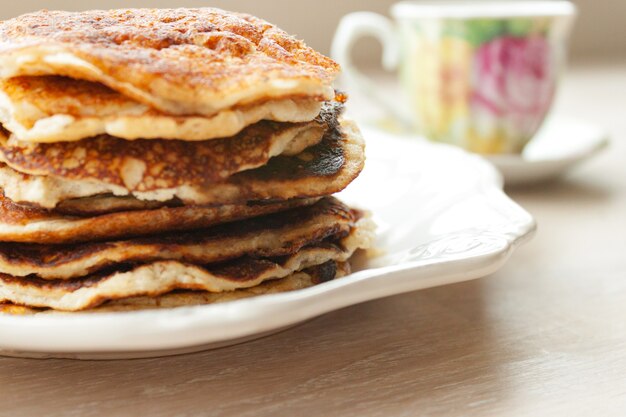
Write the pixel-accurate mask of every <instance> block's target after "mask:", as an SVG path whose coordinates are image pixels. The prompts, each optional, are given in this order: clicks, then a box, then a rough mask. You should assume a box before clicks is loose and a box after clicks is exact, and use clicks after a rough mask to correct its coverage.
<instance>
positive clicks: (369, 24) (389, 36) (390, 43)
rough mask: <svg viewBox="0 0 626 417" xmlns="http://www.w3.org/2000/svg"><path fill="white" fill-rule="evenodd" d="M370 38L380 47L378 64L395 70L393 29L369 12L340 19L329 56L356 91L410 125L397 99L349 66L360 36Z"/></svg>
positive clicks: (396, 48) (397, 60) (397, 52)
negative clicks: (380, 55)
mask: <svg viewBox="0 0 626 417" xmlns="http://www.w3.org/2000/svg"><path fill="white" fill-rule="evenodd" d="M366 36H371V37H374V38H375V39H377V40H378V41H379V42H380V43H381V44H382V46H383V55H382V64H383V68H384V69H386V70H387V71H396V70H397V69H398V66H399V64H400V42H399V39H398V38H399V36H398V34H397V32H396V29H395V27H394V25H393V23H392V22H391V20H389V19H388V18H386V17H385V16H382V15H380V14H377V13H372V12H355V13H350V14H348V15H346V16H344V17H343V18H342V19H341V21H340V22H339V26H338V27H337V31H336V32H335V36H334V38H333V43H332V47H331V56H332V57H333V59H334V60H335V61H337V62H338V63H339V65H341V67H342V69H343V76H344V77H345V79H346V80H347V81H348V82H349V83H351V84H353V85H354V86H355V87H357V88H359V89H360V90H361V91H362V92H363V93H364V94H365V95H366V96H368V97H369V98H371V99H372V100H373V101H374V102H375V103H376V104H377V105H379V106H380V107H382V109H383V110H385V111H386V112H387V113H388V114H390V115H392V116H393V117H395V118H396V119H397V120H398V121H400V122H402V123H403V124H404V125H405V127H409V126H411V120H410V117H407V115H406V114H405V113H404V112H403V111H402V108H401V107H400V105H401V104H400V103H398V100H397V99H395V100H394V97H392V95H390V94H389V92H388V91H387V92H385V91H384V90H383V89H381V88H380V87H379V86H378V84H376V83H375V82H374V81H373V80H371V79H370V78H369V77H367V76H365V75H364V74H363V73H361V71H359V70H358V69H357V67H356V66H355V65H354V64H353V62H352V59H351V52H352V48H353V47H354V44H355V43H356V41H357V40H359V39H360V38H362V37H366Z"/></svg>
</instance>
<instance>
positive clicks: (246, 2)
mask: <svg viewBox="0 0 626 417" xmlns="http://www.w3.org/2000/svg"><path fill="white" fill-rule="evenodd" d="M393 3H394V0H152V1H149V0H82V1H81V0H52V1H44V0H0V18H1V19H7V18H10V17H12V16H16V15H18V14H21V13H26V12H29V11H34V10H38V9H42V8H47V9H68V10H80V9H90V8H119V7H180V6H189V7H192V6H196V7H197V6H216V7H222V8H225V9H230V10H238V11H246V12H249V13H252V14H256V15H258V16H260V17H263V18H266V19H268V20H270V21H272V22H273V23H276V24H278V25H279V26H281V27H283V28H284V29H285V30H287V31H289V32H291V33H294V34H296V35H298V36H299V37H300V38H303V39H305V40H306V41H307V42H308V43H309V44H310V45H311V46H313V47H315V48H317V49H319V50H321V51H323V52H327V51H328V48H329V45H330V40H331V39H332V35H333V32H334V29H335V27H336V25H337V23H338V22H339V19H340V18H341V16H342V15H344V14H346V13H348V12H351V11H356V10H374V11H377V12H380V13H386V12H387V11H388V10H389V6H390V5H391V4H393ZM574 3H576V4H577V5H578V6H579V9H580V11H581V14H580V19H579V21H578V24H577V26H576V29H575V33H574V36H573V43H572V57H573V58H574V59H584V58H590V57H591V58H596V57H612V58H624V59H626V0H574ZM377 53H378V48H377V47H375V46H372V45H371V44H369V45H367V44H366V45H362V46H361V48H360V51H359V55H360V57H361V58H362V59H364V60H369V61H370V62H373V61H374V60H375V59H378V56H377Z"/></svg>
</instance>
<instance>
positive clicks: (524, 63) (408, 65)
mask: <svg viewBox="0 0 626 417" xmlns="http://www.w3.org/2000/svg"><path fill="white" fill-rule="evenodd" d="M391 14H392V16H393V17H394V19H395V22H392V21H390V20H389V19H387V18H386V17H384V16H381V15H378V14H375V13H370V12H358V13H352V14H349V15H347V16H345V17H344V18H343V20H342V21H341V23H340V25H339V28H338V30H337V33H336V35H335V40H334V42H333V48H332V55H333V57H334V58H335V59H336V60H337V61H338V62H339V63H340V64H341V65H342V66H343V69H344V74H345V77H347V79H348V81H351V82H350V84H351V85H355V86H357V88H359V89H360V90H363V91H364V93H366V94H368V95H370V96H373V97H374V98H375V99H376V101H377V102H378V103H380V104H383V105H384V104H385V103H386V104H387V106H386V107H389V108H390V109H389V110H390V111H392V112H394V113H395V114H396V116H397V117H398V118H400V119H403V120H404V121H405V122H406V123H408V124H409V125H410V126H411V127H412V129H415V130H416V131H417V132H419V133H421V134H422V135H424V136H426V137H428V138H430V139H432V140H436V141H442V142H447V143H452V144H456V145H459V146H461V147H464V148H466V149H468V150H470V151H473V152H478V153H485V154H497V153H519V152H521V150H522V149H523V148H524V146H525V145H526V143H527V142H528V141H529V140H530V139H532V137H533V135H534V134H535V133H536V131H537V130H538V129H539V127H540V126H541V124H542V122H543V120H544V119H545V117H546V114H547V113H548V111H549V109H550V107H551V105H552V101H553V98H554V95H555V92H556V87H557V81H558V79H559V74H560V73H561V71H562V70H563V68H564V64H565V57H566V51H567V41H568V38H569V33H570V30H571V27H572V25H573V22H574V19H575V16H576V8H575V6H574V5H573V4H571V3H569V2H567V1H558V0H554V1H506V2H495V1H490V2H476V1H462V2H461V1H458V2H448V1H440V2H435V1H431V2H421V1H405V2H400V3H397V4H395V5H394V6H393V7H392V9H391ZM366 35H369V36H374V37H376V38H378V39H379V40H380V41H381V43H382V44H383V47H384V53H383V65H384V67H385V68H387V69H389V70H399V78H400V82H401V85H402V87H403V90H404V93H405V96H406V97H407V100H408V101H409V103H405V105H404V106H403V107H404V108H405V109H406V108H408V109H410V111H409V112H406V111H404V112H402V111H398V110H397V107H398V106H394V103H393V101H395V98H392V99H390V97H389V96H388V94H386V93H385V92H383V91H381V90H380V88H378V87H377V85H376V84H375V83H373V82H372V81H371V80H368V79H367V78H366V77H365V76H364V75H362V74H361V73H360V72H359V71H358V70H357V69H356V67H355V66H354V65H353V64H352V62H351V60H350V53H351V49H352V46H353V45H354V43H355V42H356V41H357V40H358V39H359V38H360V37H362V36H366ZM393 108H395V109H396V110H393Z"/></svg>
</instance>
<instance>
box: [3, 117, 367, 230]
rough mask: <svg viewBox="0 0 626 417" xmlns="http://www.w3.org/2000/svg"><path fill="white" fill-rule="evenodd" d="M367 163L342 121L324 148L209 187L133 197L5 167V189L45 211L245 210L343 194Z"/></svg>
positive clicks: (356, 136) (356, 135)
mask: <svg viewBox="0 0 626 417" xmlns="http://www.w3.org/2000/svg"><path fill="white" fill-rule="evenodd" d="M211 142H214V141H211ZM132 143H135V142H132ZM20 161H23V163H24V164H26V165H27V166H28V164H30V162H28V161H27V160H25V159H24V158H21V159H20ZM15 162H16V160H14V163H15ZM364 162H365V144H364V142H363V139H362V137H361V135H360V132H359V130H358V128H357V127H356V125H355V124H354V123H353V122H351V121H348V120H342V121H341V123H340V126H335V127H333V128H330V129H329V130H327V132H326V134H325V135H324V138H323V139H322V141H321V142H320V143H319V144H317V145H315V146H312V147H309V148H307V149H305V150H304V151H303V152H301V153H299V154H297V155H294V156H287V155H279V156H276V157H274V158H272V159H270V161H269V162H268V163H267V164H266V165H264V166H262V167H260V168H256V169H252V170H248V171H243V172H240V173H237V174H235V175H232V176H230V177H229V178H228V179H226V180H225V181H222V182H217V183H213V184H210V185H207V186H193V185H187V184H184V185H180V186H178V187H173V188H164V189H157V190H152V191H131V190H128V189H127V188H126V187H122V186H118V185H111V184H106V183H103V182H102V181H95V180H80V181H79V180H68V179H65V178H62V177H58V176H55V175H28V174H23V173H20V172H17V171H15V170H14V169H11V168H9V167H6V166H4V167H0V188H2V189H3V190H4V194H5V196H7V197H8V198H10V199H11V200H13V201H15V202H18V203H30V204H35V205H38V206H41V207H45V208H54V207H56V206H57V205H58V204H59V203H60V202H61V201H65V200H72V199H78V198H83V197H91V196H99V195H115V196H133V197H135V198H136V199H138V200H144V201H162V202H168V201H171V200H173V199H179V200H180V201H182V202H184V203H185V204H201V205H219V204H241V203H245V202H247V201H253V200H269V201H274V200H287V199H293V198H310V197H321V196H325V195H330V194H333V193H336V192H339V191H341V190H342V189H344V188H345V187H346V186H347V185H348V184H350V182H352V181H353V180H354V179H355V178H356V177H357V176H358V175H359V173H360V172H361V170H362V169H363V164H364ZM0 239H1V237H0Z"/></svg>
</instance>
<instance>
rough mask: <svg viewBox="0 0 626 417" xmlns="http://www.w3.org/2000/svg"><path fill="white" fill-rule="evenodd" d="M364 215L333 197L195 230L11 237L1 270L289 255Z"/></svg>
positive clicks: (2, 246)
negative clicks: (30, 240) (59, 239)
mask: <svg viewBox="0 0 626 417" xmlns="http://www.w3.org/2000/svg"><path fill="white" fill-rule="evenodd" d="M360 218H361V215H360V213H359V212H356V211H353V210H351V209H350V208H349V207H347V206H346V205H344V204H343V203H341V202H340V201H338V200H336V199H334V198H331V197H328V198H325V199H322V200H320V201H319V202H318V203H316V204H313V205H311V206H308V207H298V208H295V209H292V210H287V211H283V212H280V213H274V214H269V215H266V216H259V217H255V218H251V219H247V220H241V221H236V222H231V223H227V224H222V225H217V226H213V227H210V228H206V229H202V230H197V231H193V232H177V233H164V234H160V235H158V236H152V237H143V238H135V239H129V240H120V241H107V242H86V243H79V244H71V245H69V244H68V245H43V244H24V243H8V242H6V243H0V273H1V274H7V275H13V276H16V277H24V276H38V277H40V278H43V279H69V278H76V277H81V276H84V275H87V274H90V273H94V272H96V271H98V270H100V269H103V268H109V267H113V266H114V265H116V264H128V263H133V264H136V263H146V262H152V261H157V260H177V261H181V262H187V263H193V264H209V263H215V262H223V261H227V260H230V259H234V258H239V257H241V256H250V257H255V258H256V257H276V256H285V255H289V254H291V253H294V252H296V251H298V250H300V249H301V248H302V247H304V246H307V245H311V244H315V243H319V242H321V241H323V240H325V239H328V238H340V237H345V236H346V235H348V234H349V233H350V231H351V230H352V228H354V227H355V226H356V224H357V221H359V220H360ZM362 222H366V221H365V220H363V221H362Z"/></svg>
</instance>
